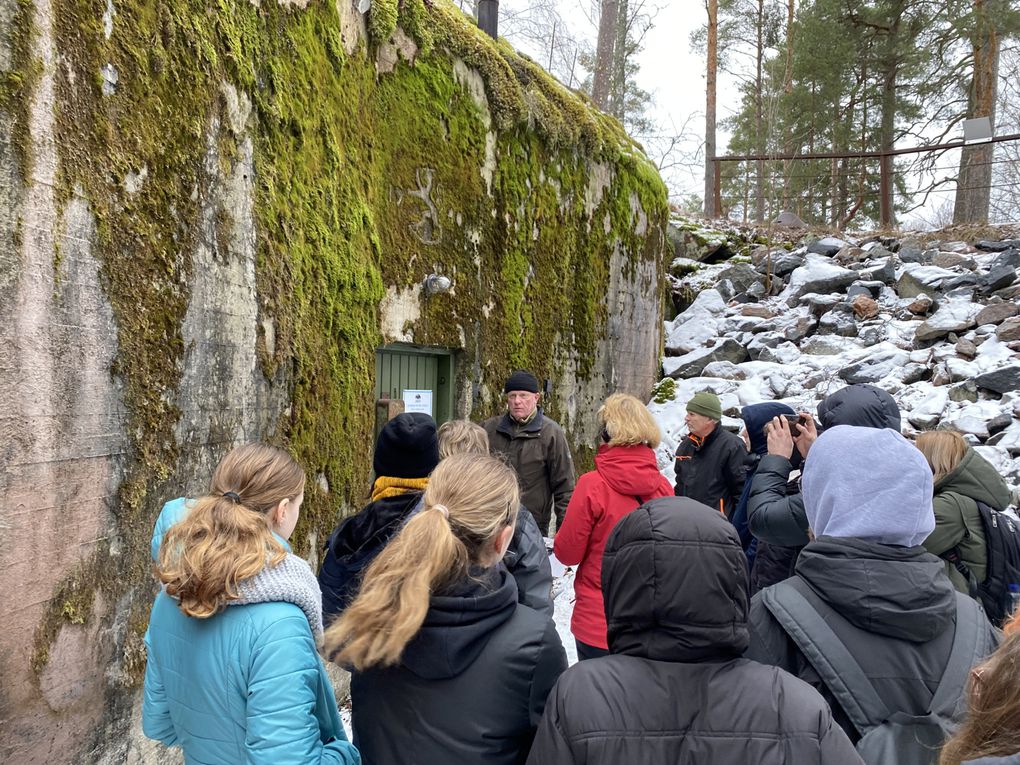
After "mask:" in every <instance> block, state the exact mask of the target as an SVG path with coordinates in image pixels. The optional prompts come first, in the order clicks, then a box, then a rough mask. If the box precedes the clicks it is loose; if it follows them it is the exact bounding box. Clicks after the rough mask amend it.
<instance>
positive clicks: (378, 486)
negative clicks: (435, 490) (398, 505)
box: [372, 475, 429, 502]
mask: <svg viewBox="0 0 1020 765" xmlns="http://www.w3.org/2000/svg"><path fill="white" fill-rule="evenodd" d="M428 485H429V479H428V476H426V477H425V478H391V477H389V476H385V475H381V476H379V477H378V478H376V479H375V483H374V484H372V501H373V502H375V501H376V500H377V499H385V498H386V497H396V496H399V495H400V494H407V493H408V492H409V491H425V487H426V486H428Z"/></svg>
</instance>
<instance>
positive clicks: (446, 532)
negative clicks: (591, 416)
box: [325, 454, 520, 670]
mask: <svg viewBox="0 0 1020 765" xmlns="http://www.w3.org/2000/svg"><path fill="white" fill-rule="evenodd" d="M519 504H520V492H519V489H518V486H517V476H516V475H515V474H514V472H513V470H512V469H510V468H509V467H507V465H505V464H504V463H503V462H501V461H500V460H498V459H496V458H494V457H490V456H489V455H476V454H455V455H452V456H450V457H447V458H446V459H444V460H443V461H442V462H440V463H439V467H437V468H436V470H435V471H434V472H433V473H432V476H431V477H430V478H429V485H428V488H427V489H426V490H425V508H424V509H423V510H422V511H421V512H420V513H418V514H417V515H416V516H414V517H413V518H412V519H411V520H410V521H408V523H407V524H406V525H405V526H404V528H403V529H402V530H401V531H400V533H399V534H397V536H396V537H394V538H393V540H392V541H391V542H390V543H389V544H388V545H387V546H386V547H385V549H383V551H382V552H381V553H379V555H378V557H376V559H375V560H374V561H373V562H372V564H371V565H370V566H369V567H368V570H367V571H366V572H365V577H364V583H363V584H362V586H361V590H360V592H359V593H358V596H357V598H355V600H354V602H353V603H352V604H351V605H350V607H349V608H348V609H347V610H346V611H345V612H344V613H343V615H342V616H341V617H340V618H339V619H337V620H336V621H335V622H334V623H333V624H332V625H331V626H330V627H329V628H328V629H327V630H326V635H325V651H326V654H327V655H330V656H335V660H336V661H338V662H339V663H341V664H344V665H347V666H352V667H354V668H355V669H357V670H364V669H368V668H371V667H377V666H382V667H386V666H392V665H394V664H396V663H397V662H399V661H400V656H401V654H403V652H404V648H405V647H406V646H407V644H408V643H409V642H410V641H411V639H412V638H413V637H414V636H415V635H416V634H418V630H420V629H421V625H422V623H423V622H424V621H425V616H426V614H427V613H428V610H429V596H430V595H431V594H432V593H434V592H438V591H442V590H443V589H444V588H445V587H447V586H448V585H450V584H453V583H455V582H457V581H459V580H461V579H463V578H465V577H466V576H467V575H468V569H469V567H470V566H472V565H490V564H491V563H492V561H491V560H489V559H488V552H487V548H488V547H489V545H490V543H491V542H492V541H493V540H494V539H495V538H496V537H497V536H498V535H499V534H500V533H501V532H502V531H503V530H504V529H505V528H506V527H507V526H511V525H512V524H513V523H514V521H515V519H516V517H517V507H518V505H519Z"/></svg>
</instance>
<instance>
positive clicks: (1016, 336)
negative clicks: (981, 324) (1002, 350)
mask: <svg viewBox="0 0 1020 765" xmlns="http://www.w3.org/2000/svg"><path fill="white" fill-rule="evenodd" d="M995 337H996V338H998V340H999V342H1001V343H1010V342H1013V341H1014V340H1020V316H1013V317H1012V318H1009V319H1006V320H1005V321H1004V322H1002V324H1000V325H999V326H998V328H997V329H996V330H995Z"/></svg>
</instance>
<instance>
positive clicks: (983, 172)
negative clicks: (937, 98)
mask: <svg viewBox="0 0 1020 765" xmlns="http://www.w3.org/2000/svg"><path fill="white" fill-rule="evenodd" d="M974 15H975V17H976V18H977V28H976V29H975V31H974V40H973V44H974V76H973V79H972V81H971V88H970V99H969V103H968V109H967V116H968V117H971V118H973V117H988V119H989V120H991V123H992V127H993V129H994V127H995V99H996V95H997V85H998V81H999V36H998V32H997V30H996V28H995V23H994V22H993V20H992V19H991V18H990V14H989V12H988V8H986V7H985V0H974ZM993 153H994V148H993V144H990V143H983V144H977V145H975V146H965V147H963V149H962V150H961V151H960V174H959V176H958V177H957V181H956V204H955V205H954V207H953V223H957V224H960V223H987V222H988V205H989V203H990V201H991V195H992V189H991V186H992V157H993Z"/></svg>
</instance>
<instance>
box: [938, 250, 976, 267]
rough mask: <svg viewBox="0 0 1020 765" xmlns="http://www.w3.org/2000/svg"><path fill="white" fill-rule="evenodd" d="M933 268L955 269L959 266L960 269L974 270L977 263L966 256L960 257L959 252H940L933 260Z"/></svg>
mask: <svg viewBox="0 0 1020 765" xmlns="http://www.w3.org/2000/svg"><path fill="white" fill-rule="evenodd" d="M931 263H932V265H933V266H937V267H939V268H953V267H956V266H959V267H960V268H968V269H971V270H973V269H974V268H975V267H976V266H977V263H975V262H974V260H973V259H972V258H968V257H967V256H966V255H960V254H959V253H957V252H940V253H939V254H938V255H936V256H935V257H934V258H932V259H931Z"/></svg>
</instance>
